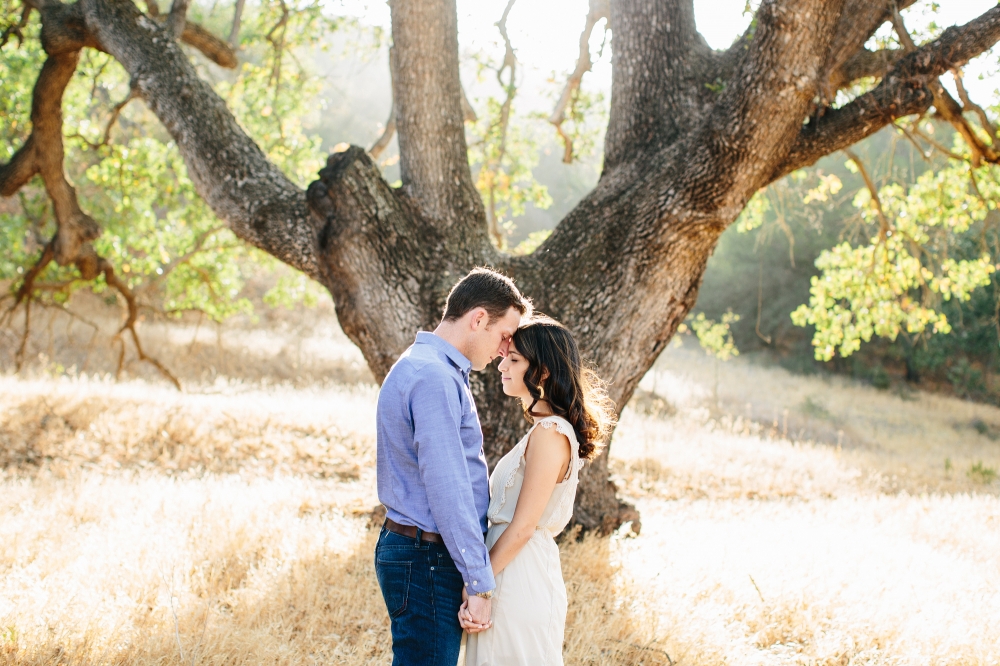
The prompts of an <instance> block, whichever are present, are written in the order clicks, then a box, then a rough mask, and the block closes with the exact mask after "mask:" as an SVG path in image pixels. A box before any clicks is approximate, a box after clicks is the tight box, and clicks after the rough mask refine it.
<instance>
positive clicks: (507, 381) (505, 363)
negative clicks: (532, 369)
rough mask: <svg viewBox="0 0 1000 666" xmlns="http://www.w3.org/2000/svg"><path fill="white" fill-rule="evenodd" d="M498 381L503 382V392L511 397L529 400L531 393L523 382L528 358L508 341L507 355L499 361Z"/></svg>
mask: <svg viewBox="0 0 1000 666" xmlns="http://www.w3.org/2000/svg"><path fill="white" fill-rule="evenodd" d="M498 369H499V370H500V381H501V382H503V392H504V393H506V394H507V395H509V396H511V397H512V398H520V399H521V400H526V401H529V402H530V401H531V394H530V393H528V387H527V386H525V384H524V373H525V372H527V371H528V360H527V359H526V358H524V356H522V355H521V353H520V352H519V351H517V347H515V346H514V343H513V342H511V343H510V347H509V348H508V349H507V355H506V356H505V357H504V358H503V360H502V361H500V365H499V366H498Z"/></svg>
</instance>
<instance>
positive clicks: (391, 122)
mask: <svg viewBox="0 0 1000 666" xmlns="http://www.w3.org/2000/svg"><path fill="white" fill-rule="evenodd" d="M394 48H395V47H392V46H390V47H389V85H390V89H391V88H393V87H395V81H396V67H395V63H396V58H395V54H394V53H393V49H394ZM395 133H396V95H395V93H393V99H392V108H391V109H390V110H389V118H388V119H387V120H386V121H385V128H384V129H383V130H382V136H380V137H379V138H378V139H377V140H376V141H375V143H373V144H372V147H371V148H369V149H368V152H369V153H370V154H371V156H372V158H374V159H376V160H377V159H378V156H379V155H381V154H382V152H383V151H384V150H385V149H386V148H388V147H389V144H390V143H391V142H392V136H393V134H395Z"/></svg>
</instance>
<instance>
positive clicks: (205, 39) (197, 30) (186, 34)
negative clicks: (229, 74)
mask: <svg viewBox="0 0 1000 666" xmlns="http://www.w3.org/2000/svg"><path fill="white" fill-rule="evenodd" d="M181 41H182V42H184V43H185V44H187V45H188V46H193V47H194V48H196V49H198V50H199V51H201V53H202V54H203V55H204V56H205V57H206V58H208V59H209V60H211V61H212V62H214V63H215V64H216V65H218V66H219V67H225V68H226V69H236V66H237V65H239V64H240V63H239V60H237V59H236V52H235V51H234V50H233V47H231V46H230V45H229V44H226V43H225V42H224V41H222V40H221V39H219V38H218V37H216V36H215V35H213V34H212V33H211V32H209V31H208V30H206V29H205V28H203V27H202V26H201V25H199V24H198V23H195V22H194V21H185V23H184V30H183V32H181Z"/></svg>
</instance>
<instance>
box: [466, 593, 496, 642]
mask: <svg viewBox="0 0 1000 666" xmlns="http://www.w3.org/2000/svg"><path fill="white" fill-rule="evenodd" d="M491 609H492V603H491V602H490V600H489V599H483V598H482V597H476V596H472V597H470V596H469V593H468V592H467V591H466V589H465V588H464V587H463V588H462V607H461V608H459V609H458V623H459V624H460V625H461V626H462V629H464V630H465V631H467V632H469V633H470V634H478V633H479V632H481V631H486V630H487V629H489V628H490V627H492V626H493V622H492V621H491V620H490V611H491Z"/></svg>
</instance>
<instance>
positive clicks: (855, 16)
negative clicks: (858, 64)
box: [820, 0, 916, 107]
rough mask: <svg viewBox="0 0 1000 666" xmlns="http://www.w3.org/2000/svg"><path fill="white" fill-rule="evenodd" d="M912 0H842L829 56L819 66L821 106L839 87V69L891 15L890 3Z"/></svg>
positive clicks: (900, 4) (902, 6)
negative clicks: (822, 64)
mask: <svg viewBox="0 0 1000 666" xmlns="http://www.w3.org/2000/svg"><path fill="white" fill-rule="evenodd" d="M914 2H916V0H846V2H845V3H844V9H843V11H842V12H841V14H840V20H839V22H838V23H837V27H836V29H835V31H834V37H833V42H832V43H831V44H830V52H829V56H828V57H827V59H826V63H825V64H824V67H823V71H824V72H825V75H824V76H822V77H821V80H822V81H824V82H825V83H824V84H823V85H822V86H821V90H820V97H821V99H820V106H821V107H826V106H829V105H830V104H832V103H833V100H834V97H835V96H836V93H837V90H839V87H838V85H837V83H838V81H840V80H842V76H843V72H842V71H841V70H842V69H846V68H848V66H849V65H848V63H850V62H851V61H852V60H854V59H855V58H858V57H859V56H860V57H862V58H864V57H865V56H864V55H863V54H862V53H861V52H862V51H864V50H866V49H865V48H864V45H865V43H866V42H867V41H868V40H869V39H870V38H871V36H872V35H873V34H875V31H876V30H878V28H879V27H880V26H881V25H882V24H884V23H885V22H886V21H888V20H889V19H890V18H891V15H892V9H893V7H894V6H896V7H898V8H899V9H905V8H906V7H909V6H910V5H912V4H913V3H914ZM883 73H884V70H883ZM856 78H860V77H856ZM856 78H855V79H848V80H846V81H844V82H843V83H841V84H840V85H841V86H843V85H847V84H849V83H850V82H851V81H852V80H856Z"/></svg>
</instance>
